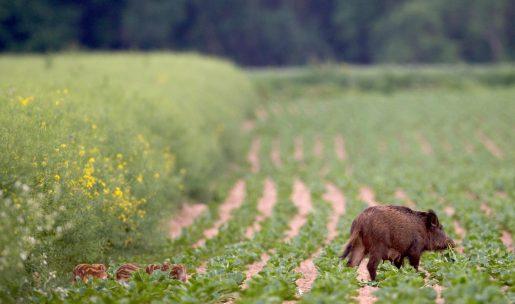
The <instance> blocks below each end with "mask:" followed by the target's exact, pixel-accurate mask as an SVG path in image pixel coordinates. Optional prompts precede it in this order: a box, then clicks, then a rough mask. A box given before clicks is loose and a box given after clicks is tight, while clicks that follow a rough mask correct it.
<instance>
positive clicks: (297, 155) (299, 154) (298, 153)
mask: <svg viewBox="0 0 515 304" xmlns="http://www.w3.org/2000/svg"><path fill="white" fill-rule="evenodd" d="M303 149H304V147H303V140H302V137H295V150H294V151H293V158H294V159H295V160H296V161H302V159H304V151H303Z"/></svg>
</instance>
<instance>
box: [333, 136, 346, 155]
mask: <svg viewBox="0 0 515 304" xmlns="http://www.w3.org/2000/svg"><path fill="white" fill-rule="evenodd" d="M334 152H335V153H336V157H337V158H338V159H339V160H346V159H347V151H346V150H345V140H344V139H343V136H342V135H337V136H336V137H335V138H334Z"/></svg>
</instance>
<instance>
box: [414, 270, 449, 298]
mask: <svg viewBox="0 0 515 304" xmlns="http://www.w3.org/2000/svg"><path fill="white" fill-rule="evenodd" d="M419 269H420V271H422V272H423V273H424V274H425V277H424V282H425V284H426V285H428V286H431V287H432V288H433V290H434V291H435V292H436V299H435V303H436V304H443V303H445V301H444V299H443V298H442V291H443V290H444V287H443V286H441V285H439V284H430V281H429V277H430V274H429V272H428V271H427V270H425V269H424V268H422V267H420V268H419Z"/></svg>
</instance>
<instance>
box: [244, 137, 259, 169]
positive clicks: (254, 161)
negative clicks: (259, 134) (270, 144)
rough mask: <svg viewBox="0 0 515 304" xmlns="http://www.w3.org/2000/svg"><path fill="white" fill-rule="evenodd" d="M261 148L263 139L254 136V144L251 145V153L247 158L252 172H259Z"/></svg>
mask: <svg viewBox="0 0 515 304" xmlns="http://www.w3.org/2000/svg"><path fill="white" fill-rule="evenodd" d="M260 148H261V140H260V139H259V138H254V139H253V140H252V144H251V145H250V149H249V154H248V155H247V160H248V162H249V163H250V170H251V171H252V173H257V172H259V167H260V166H259V149H260Z"/></svg>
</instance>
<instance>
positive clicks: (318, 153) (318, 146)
mask: <svg viewBox="0 0 515 304" xmlns="http://www.w3.org/2000/svg"><path fill="white" fill-rule="evenodd" d="M323 154H324V144H323V143H322V140H321V139H320V137H319V136H317V137H316V138H315V145H314V146H313V155H314V156H315V157H316V158H317V159H320V158H322V155H323Z"/></svg>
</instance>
